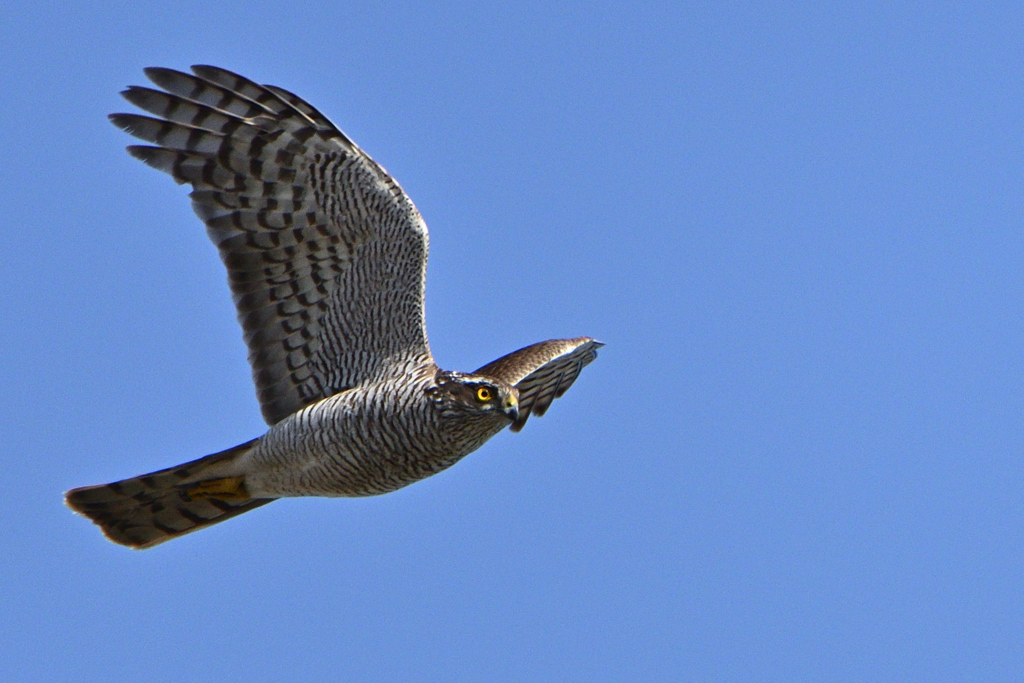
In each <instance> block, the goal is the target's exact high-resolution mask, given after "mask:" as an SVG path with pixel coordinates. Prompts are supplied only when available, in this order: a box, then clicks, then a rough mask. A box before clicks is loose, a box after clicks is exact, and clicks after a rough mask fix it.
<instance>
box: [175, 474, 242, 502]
mask: <svg viewBox="0 0 1024 683" xmlns="http://www.w3.org/2000/svg"><path fill="white" fill-rule="evenodd" d="M185 493H186V494H187V495H188V497H189V498H191V499H192V500H202V499H205V498H216V499H218V500H247V499H248V498H249V492H248V491H246V490H245V481H243V479H242V477H224V478H223V479H211V480H209V481H201V482H199V483H198V484H196V485H195V486H193V487H192V488H190V489H188V490H187V491H186V492H185Z"/></svg>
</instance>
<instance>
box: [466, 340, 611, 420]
mask: <svg viewBox="0 0 1024 683" xmlns="http://www.w3.org/2000/svg"><path fill="white" fill-rule="evenodd" d="M602 346H604V344H602V343H601V342H599V341H595V340H593V339H591V338H590V337H577V338H576V339H550V340H548V341H543V342H540V343H538V344H532V345H530V346H527V347H526V348H523V349H519V350H518V351H513V352H512V353H510V354H508V355H507V356H502V357H501V358H499V359H498V360H495V361H491V362H490V363H488V364H487V365H485V366H483V367H482V368H480V369H479V370H477V371H476V372H474V373H473V374H474V375H483V376H484V377H492V378H494V379H498V380H501V381H502V382H505V383H507V384H511V385H513V386H515V387H516V388H517V389H518V390H519V419H518V420H516V421H515V422H514V423H512V431H513V432H518V431H519V430H520V429H522V428H523V425H525V424H526V421H527V420H528V419H529V417H530V415H531V413H532V414H534V415H536V416H537V417H540V416H541V415H543V414H544V413H545V412H547V409H548V407H549V406H550V405H551V402H552V401H554V400H555V399H556V398H558V397H559V396H561V395H562V394H564V393H565V392H566V391H568V390H569V387H571V386H572V383H573V382H575V381H576V378H577V377H579V375H580V371H581V370H583V366H585V365H587V364H589V363H590V362H591V361H592V360H594V359H595V358H597V350H598V349H599V348H601V347H602Z"/></svg>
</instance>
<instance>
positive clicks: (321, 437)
mask: <svg viewBox="0 0 1024 683" xmlns="http://www.w3.org/2000/svg"><path fill="white" fill-rule="evenodd" d="M436 370H437V368H436V366H434V365H433V364H432V363H431V364H430V365H429V367H421V368H419V369H410V374H407V375H402V376H398V377H391V378H387V379H382V380H380V381H377V382H373V383H370V384H366V385H362V386H360V387H356V388H354V389H351V390H349V391H344V392H341V393H339V394H336V395H334V396H331V397H329V398H327V399H324V400H322V401H320V402H318V403H315V404H313V405H311V406H308V407H307V408H304V409H303V410H300V411H299V412H298V413H296V414H294V415H292V416H290V417H288V418H286V419H285V420H283V421H282V422H280V423H278V424H276V425H274V426H273V427H272V428H271V429H270V431H269V432H267V434H266V435H265V436H264V437H263V438H262V439H261V440H260V442H259V444H258V445H257V446H256V447H255V448H253V449H252V450H251V451H250V452H249V453H247V454H246V455H245V456H244V457H243V458H242V459H240V461H239V463H238V466H239V468H240V472H239V473H240V474H243V475H244V476H245V482H246V488H247V490H248V493H249V495H250V496H252V497H254V498H261V497H283V496H373V495H379V494H382V493H388V492H390V491H394V490H396V489H399V488H402V487H403V486H408V485H409V484H412V483H414V482H417V481H420V480H421V479H425V478H426V477H429V476H430V475H432V474H436V473H438V472H440V471H442V470H444V469H447V468H448V467H451V466H452V465H454V464H455V463H456V462H458V461H459V460H460V459H462V458H463V457H464V456H466V455H467V454H469V453H471V452H472V451H474V450H476V449H477V448H479V447H480V446H482V445H483V444H484V442H486V441H487V440H488V439H489V438H491V437H492V436H494V435H495V434H496V433H498V432H499V431H501V429H502V428H503V427H505V426H506V424H507V423H505V422H503V421H501V419H500V418H499V419H497V420H491V421H487V422H480V423H478V424H475V425H467V424H466V423H465V421H463V420H458V419H453V418H451V417H445V416H443V415H442V413H441V411H440V410H438V409H437V408H436V406H435V405H434V404H433V403H432V402H431V401H430V400H429V399H428V397H427V389H428V388H429V387H431V386H433V385H434V374H435V372H436Z"/></svg>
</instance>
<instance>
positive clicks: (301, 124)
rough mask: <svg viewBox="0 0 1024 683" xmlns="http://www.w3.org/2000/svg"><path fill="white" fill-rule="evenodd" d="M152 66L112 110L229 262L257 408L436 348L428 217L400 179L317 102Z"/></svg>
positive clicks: (327, 389) (226, 78) (393, 367)
mask: <svg viewBox="0 0 1024 683" xmlns="http://www.w3.org/2000/svg"><path fill="white" fill-rule="evenodd" d="M192 71H193V73H194V74H195V75H192V74H186V73H182V72H179V71H173V70H171V69H161V68H149V69H146V75H147V76H148V77H149V79H150V80H152V81H153V82H154V83H155V84H156V85H158V86H160V87H161V88H163V91H160V90H153V89H150V88H142V87H136V86H132V87H130V88H128V89H127V90H125V91H124V93H123V95H124V97H125V98H126V99H127V100H128V101H129V102H131V103H132V104H134V105H136V106H138V107H139V108H141V109H144V110H145V111H147V112H150V113H152V114H155V115H156V116H157V117H158V118H151V117H148V116H139V115H135V114H112V115H111V117H110V118H111V121H113V123H114V124H115V125H117V126H119V127H120V128H123V129H124V130H125V131H127V132H129V133H131V134H132V135H134V136H135V137H137V138H140V139H142V140H144V141H146V142H149V143H153V144H154V145H155V146H131V147H129V148H128V151H129V152H131V154H132V155H133V156H135V157H137V158H139V159H141V160H142V161H144V162H146V163H147V164H149V165H150V166H153V167H154V168H157V169H159V170H161V171H165V172H167V173H169V174H171V176H173V177H174V179H175V180H176V181H178V182H179V183H189V184H191V185H192V187H193V192H192V194H191V195H190V196H191V197H192V207H193V209H195V212H196V214H198V216H199V217H200V218H201V219H202V220H203V221H204V222H205V223H206V226H207V232H208V234H209V236H210V239H211V240H213V242H214V244H216V245H217V248H218V250H219V251H220V256H221V259H222V260H223V262H224V265H225V266H226V267H227V270H228V281H229V283H230V285H231V291H232V292H233V294H234V301H235V307H236V308H237V310H238V319H239V322H240V323H241V324H242V329H243V330H244V333H245V343H246V345H247V346H248V348H249V363H250V365H251V366H252V372H253V379H254V381H255V383H256V394H257V397H258V399H259V402H260V407H261V409H262V412H263V417H264V419H266V421H267V422H268V423H269V424H274V423H275V422H278V421H280V420H282V419H283V418H285V417H287V416H288V415H291V414H292V413H294V412H295V411H297V410H299V409H300V408H303V407H304V406H307V405H309V404H311V403H315V402H316V401H318V400H320V399H322V398H326V397H327V396H331V395H333V394H336V393H338V392H339V391H342V390H344V389H347V388H350V387H352V386H355V385H356V384H359V383H360V382H362V381H364V380H366V379H368V378H370V377H374V376H379V375H380V374H382V373H388V372H397V371H399V370H398V368H399V367H400V366H403V365H404V366H407V365H408V363H410V362H426V361H428V360H429V359H430V350H429V348H428V346H427V335H426V329H425V323H424V318H423V288H424V282H425V277H426V264H427V227H426V225H425V224H424V222H423V219H422V218H421V217H420V214H419V212H418V211H417V210H416V207H415V206H413V203H412V201H411V200H410V199H409V198H408V197H407V196H406V194H405V193H404V192H403V191H402V189H401V188H400V187H399V186H398V183H397V182H395V180H394V179H392V178H391V176H389V175H388V174H387V172H386V171H385V170H384V169H383V168H381V167H380V166H379V165H378V164H377V163H376V162H374V161H373V160H372V159H371V158H370V157H369V156H368V155H367V154H366V153H365V152H363V151H362V150H361V149H359V147H357V146H356V145H355V143H353V142H352V141H351V140H349V139H348V138H347V137H346V136H345V134H344V133H342V132H341V131H340V130H338V129H337V128H336V127H335V126H334V125H333V124H331V122H330V121H328V120H327V119H326V118H325V117H324V116H323V115H321V114H320V113H319V112H318V111H317V110H316V109H314V108H313V107H312V106H310V105H309V104H307V103H306V102H303V101H302V100H301V99H299V98H298V97H296V96H295V95H293V94H291V93H289V92H288V91H286V90H283V89H281V88H277V87H274V86H263V85H258V84H256V83H254V82H252V81H250V80H248V79H246V78H243V77H241V76H239V75H237V74H233V73H231V72H229V71H225V70H223V69H218V68H215V67H211V66H194V67H192Z"/></svg>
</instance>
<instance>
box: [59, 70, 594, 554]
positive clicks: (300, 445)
mask: <svg viewBox="0 0 1024 683" xmlns="http://www.w3.org/2000/svg"><path fill="white" fill-rule="evenodd" d="M145 73H146V76H147V77H148V78H149V79H150V80H151V81H152V82H153V83H154V84H156V85H157V86H158V87H159V88H160V89H159V90H157V89H153V88H146V87H139V86H131V87H129V88H128V89H127V90H125V91H124V92H123V93H122V94H123V95H124V97H125V99H127V100H128V101H129V102H131V103H132V104H134V105H135V106H137V107H139V108H140V109H142V110H144V111H146V112H148V113H149V114H152V115H153V116H143V115H139V114H112V115H111V116H110V120H111V121H112V122H113V123H114V125H116V126H118V127H119V128H122V129H123V130H125V131H126V132H128V133H130V134H131V135H133V136H135V137H136V138H139V139H140V140H143V141H144V142H146V143H149V144H147V145H132V146H130V147H128V152H129V153H130V154H131V155H132V156H134V157H135V158H137V159H140V160H142V161H143V162H145V163H147V164H149V165H150V166H152V167H153V168H156V169H159V170H161V171H164V172H166V173H168V174H170V175H171V177H173V178H174V180H175V181H177V182H178V183H188V184H190V185H191V186H192V192H191V194H190V196H191V198H192V208H193V209H194V210H195V212H196V214H197V215H198V216H199V218H200V219H202V221H203V222H204V223H205V224H206V229H207V234H208V235H209V236H210V239H211V240H212V241H213V243H214V244H215V245H217V249H218V251H219V252H220V257H221V260H222V261H223V262H224V266H225V267H226V268H227V271H228V282H229V284H230V287H231V292H232V294H233V298H234V302H235V307H236V309H237V311H238V320H239V322H240V323H241V325H242V330H243V332H244V338H245V343H246V346H247V347H248V350H249V364H250V365H251V366H252V375H253V380H254V382H255V384H256V394H257V397H258V399H259V404H260V408H261V411H262V413H263V417H264V419H265V420H266V422H267V424H268V425H269V426H270V428H269V430H268V431H267V432H266V434H264V435H263V436H261V437H259V438H256V439H253V440H252V441H248V442H246V443H243V444H241V445H239V446H235V447H234V448H230V449H228V450H226V451H222V452H220V453H215V454H213V455H208V456H206V457H204V458H200V459H198V460H193V461H192V462H187V463H184V464H181V465H178V466H176V467H171V468H168V469H165V470H160V471H157V472H151V473H149V474H145V475H142V476H139V477H133V478H131V479H124V480H122V481H118V482H114V483H111V484H104V485H100V486H86V487H83V488H77V489H72V490H71V491H68V492H67V493H66V494H65V501H66V503H67V505H68V506H69V507H71V509H73V510H75V511H76V512H79V513H81V514H83V515H85V516H86V517H88V518H90V519H91V520H92V521H94V522H95V523H96V524H98V525H99V526H100V528H101V529H102V530H103V533H104V534H106V536H107V538H109V539H110V540H112V541H114V542H115V543H120V544H123V545H126V546H129V547H132V548H150V547H152V546H155V545H157V544H159V543H163V542H164V541H167V540H170V539H172V538H177V537H178V536H182V535H184V534H187V533H189V532H192V531H196V530H198V529H202V528H204V527H207V526H210V525H211V524H216V523H218V522H221V521H224V520H226V519H228V518H231V517H234V516H236V515H239V514H241V513H243V512H247V511H249V510H252V509H253V508H257V507H260V506H261V505H266V504H267V503H270V502H272V501H274V500H277V499H278V498H285V497H289V496H372V495H377V494H382V493H388V492H390V491H394V490H395V489H398V488H401V487H403V486H407V485H409V484H412V483H413V482H416V481H419V480H421V479H424V478H426V477H429V476H430V475H432V474H436V473H438V472H440V471H441V470H444V469H446V468H448V467H450V466H451V465H453V464H455V463H456V462H457V461H458V460H460V459H461V458H463V457H464V456H466V455H467V454H469V453H471V452H473V451H475V450H476V449H477V448H479V447H480V446H482V445H483V444H484V442H485V441H487V440H488V439H490V438H491V437H492V436H494V435H495V434H497V433H498V432H500V431H501V430H502V429H504V428H505V427H508V426H511V428H512V431H514V432H518V431H519V430H520V429H522V428H523V425H524V424H526V421H527V419H528V418H529V417H530V415H538V416H540V415H543V414H544V412H545V411H546V410H547V409H548V407H549V406H550V405H551V402H552V401H554V399H556V398H558V397H559V396H561V395H562V394H564V393H565V392H566V390H568V389H569V387H570V386H572V383H573V382H574V381H576V378H577V377H578V376H579V374H580V371H581V370H582V369H583V367H584V366H585V365H587V364H588V363H590V362H591V361H592V360H594V358H595V357H596V356H597V349H598V348H599V347H600V346H602V344H601V343H600V342H598V341H595V340H594V339H591V338H589V337H578V338H575V339H552V340H549V341H544V342H540V343H537V344H533V345H531V346H527V347H526V348H523V349H520V350H518V351H514V352H512V353H510V354H508V355H506V356H503V357H501V358H499V359H497V360H495V361H492V362H491V363H488V364H487V365H485V366H483V367H482V368H479V369H478V370H475V371H474V372H469V373H464V372H455V371H448V370H442V369H440V368H439V367H438V366H437V365H436V364H435V363H434V359H433V356H432V355H431V353H430V347H429V345H428V344H427V331H426V324H425V319H424V310H423V295H424V286H425V283H426V267H427V226H426V224H425V223H424V222H423V218H422V217H421V216H420V213H419V211H417V210H416V207H415V206H414V205H413V203H412V200H410V199H409V197H408V196H407V195H406V194H405V192H404V191H403V190H402V188H401V187H399V185H398V183H397V182H396V181H395V180H394V178H392V177H391V176H390V175H388V173H387V172H386V171H385V170H384V169H383V168H382V167H381V166H380V165H379V164H378V163H377V162H375V161H374V160H373V159H371V158H370V156H369V155H368V154H366V153H365V152H364V151H363V150H361V149H360V148H359V147H358V146H357V145H356V144H355V143H354V142H352V141H351V140H350V139H349V138H348V137H347V136H346V135H345V134H344V133H342V132H341V131H340V130H338V128H337V127H335V126H334V124H332V123H331V122H330V121H328V120H327V118H326V117H324V116H323V115H322V114H321V113H320V112H318V111H317V110H316V109H314V108H313V107H312V106H311V105H309V104H307V103H306V102H305V101H303V100H302V99H300V98H299V97H297V96H295V95H293V94H292V93H290V92H288V91H287V90H284V89H282V88H278V87H276V86H272V85H259V84H257V83H255V82H253V81H250V80H248V79H247V78H243V77H242V76H239V75H237V74H234V73H231V72H230V71H226V70H224V69H219V68H216V67H212V66H194V67H192V73H191V74H189V73H183V72H180V71H174V70H172V69H164V68H149V69H146V70H145Z"/></svg>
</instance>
